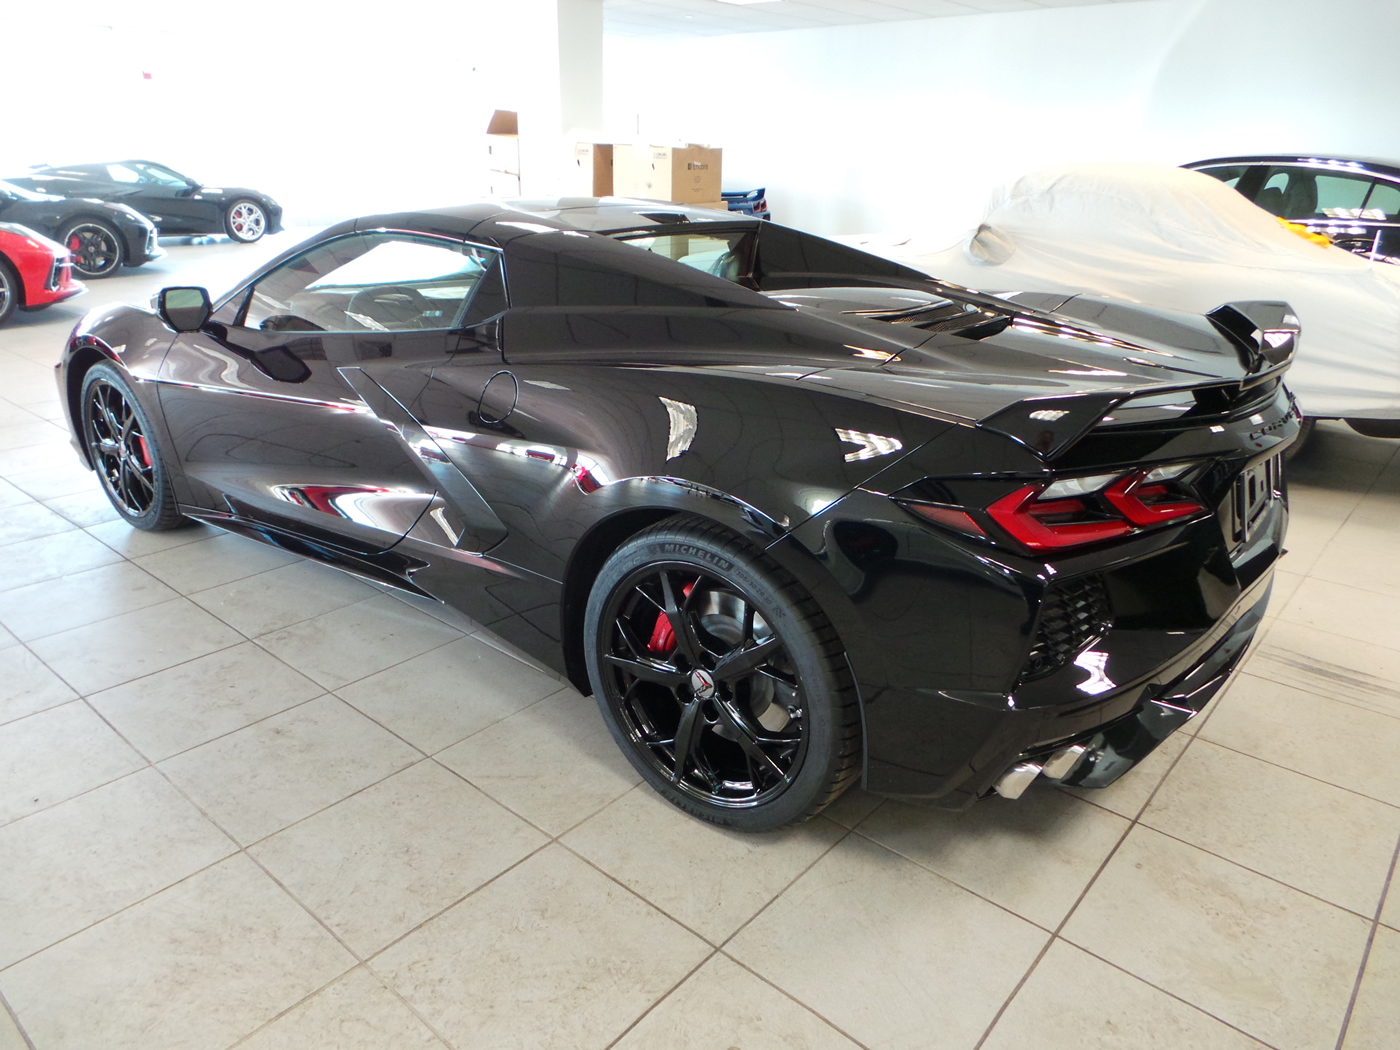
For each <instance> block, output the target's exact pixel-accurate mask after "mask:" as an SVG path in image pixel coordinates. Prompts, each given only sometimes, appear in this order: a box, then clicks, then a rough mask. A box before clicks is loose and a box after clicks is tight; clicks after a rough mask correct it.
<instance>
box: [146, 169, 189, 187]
mask: <svg viewBox="0 0 1400 1050" xmlns="http://www.w3.org/2000/svg"><path fill="white" fill-rule="evenodd" d="M135 167H136V170H137V171H139V172H140V173H141V181H142V182H154V183H157V184H159V185H161V186H181V187H183V186H185V185H186V182H185V180H184V179H182V178H180V176H178V175H176V174H175V173H174V172H173V171H171V170H169V169H168V168H162V167H160V166H159V165H158V164H137V165H135Z"/></svg>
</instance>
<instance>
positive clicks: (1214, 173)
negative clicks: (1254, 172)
mask: <svg viewBox="0 0 1400 1050" xmlns="http://www.w3.org/2000/svg"><path fill="white" fill-rule="evenodd" d="M1196 170H1197V171H1199V172H1200V173H1201V174H1202V175H1209V176H1210V177H1211V178H1213V179H1219V180H1220V181H1221V182H1223V183H1225V185H1226V186H1230V187H1233V188H1236V189H1238V188H1239V181H1240V179H1242V178H1244V173H1245V172H1246V171H1248V170H1249V168H1248V167H1247V166H1246V165H1244V164H1230V165H1227V166H1225V167H1219V168H1197V169H1196Z"/></svg>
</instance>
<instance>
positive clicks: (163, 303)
mask: <svg viewBox="0 0 1400 1050" xmlns="http://www.w3.org/2000/svg"><path fill="white" fill-rule="evenodd" d="M159 302H160V319H161V320H162V321H164V322H165V323H166V324H168V325H169V326H170V327H171V328H173V329H175V331H177V332H197V331H199V330H200V329H201V328H203V327H204V322H205V321H207V320H209V315H210V314H211V313H213V306H212V305H211V304H210V302H209V293H208V292H207V291H205V290H204V289H203V288H162V289H161V290H160V300H159Z"/></svg>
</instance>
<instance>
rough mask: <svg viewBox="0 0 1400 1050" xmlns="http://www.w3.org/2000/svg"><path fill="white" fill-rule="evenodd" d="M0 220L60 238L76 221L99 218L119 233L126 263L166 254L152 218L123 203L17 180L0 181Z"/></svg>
mask: <svg viewBox="0 0 1400 1050" xmlns="http://www.w3.org/2000/svg"><path fill="white" fill-rule="evenodd" d="M0 222H15V223H19V224H20V225H21V226H28V227H29V228H30V229H31V230H34V231H35V232H37V233H42V234H43V235H44V236H45V237H48V238H50V239H52V240H59V239H60V237H61V235H62V233H63V231H64V230H65V229H67V228H68V227H69V226H72V225H73V224H74V223H75V222H102V223H105V224H106V225H108V226H111V227H112V228H113V229H114V230H116V231H117V234H118V235H119V236H120V237H121V239H122V244H123V246H124V248H125V263H126V265H128V266H140V265H141V264H142V263H147V262H150V261H151V260H152V259H159V258H160V257H161V256H162V255H164V254H165V250H164V249H163V248H161V247H160V246H159V243H158V240H157V237H156V228H155V226H154V225H153V224H152V223H151V221H150V220H149V219H147V218H146V217H145V216H144V215H141V214H140V213H139V212H137V211H134V210H133V209H131V208H128V207H126V206H125V205H123V204H118V203H111V202H107V201H101V200H97V199H91V198H82V197H78V198H73V199H68V198H66V197H59V196H54V195H52V194H48V193H44V192H42V191H35V190H31V189H29V188H27V187H25V186H23V185H20V184H17V183H8V182H3V181H0Z"/></svg>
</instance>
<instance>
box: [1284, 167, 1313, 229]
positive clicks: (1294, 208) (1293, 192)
mask: <svg viewBox="0 0 1400 1050" xmlns="http://www.w3.org/2000/svg"><path fill="white" fill-rule="evenodd" d="M1280 214H1282V215H1283V217H1284V218H1285V219H1312V218H1316V217H1317V176H1315V175H1310V174H1298V173H1296V172H1295V173H1293V174H1292V175H1290V176H1289V179H1288V192H1287V193H1286V194H1285V195H1284V199H1283V211H1282V212H1281V213H1280Z"/></svg>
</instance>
